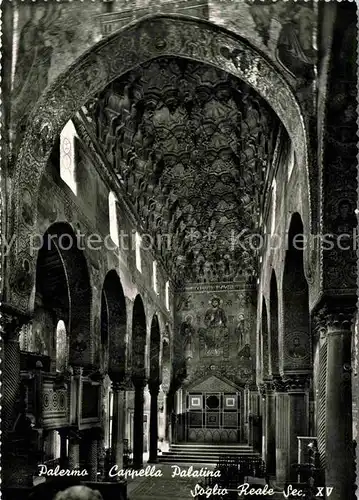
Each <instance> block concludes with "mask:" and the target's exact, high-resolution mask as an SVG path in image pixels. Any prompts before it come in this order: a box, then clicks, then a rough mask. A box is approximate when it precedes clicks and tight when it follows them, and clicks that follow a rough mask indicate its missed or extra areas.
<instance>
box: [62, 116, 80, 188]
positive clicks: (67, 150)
mask: <svg viewBox="0 0 359 500" xmlns="http://www.w3.org/2000/svg"><path fill="white" fill-rule="evenodd" d="M75 137H77V133H76V129H75V126H74V124H73V123H72V121H71V120H70V121H68V122H67V123H66V125H65V126H64V128H63V129H62V132H61V134H60V176H61V179H62V180H63V181H64V182H66V184H67V185H68V186H69V188H70V189H71V191H72V192H73V193H74V194H77V185H76V164H75Z"/></svg>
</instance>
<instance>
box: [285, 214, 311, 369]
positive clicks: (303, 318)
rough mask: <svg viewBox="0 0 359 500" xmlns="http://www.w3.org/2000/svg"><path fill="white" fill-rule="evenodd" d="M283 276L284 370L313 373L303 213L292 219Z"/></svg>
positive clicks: (295, 215)
mask: <svg viewBox="0 0 359 500" xmlns="http://www.w3.org/2000/svg"><path fill="white" fill-rule="evenodd" d="M287 248H288V250H287V251H286V256H285V263H284V273H283V287H282V293H283V330H284V336H283V370H284V372H296V373H298V370H304V371H305V370H308V371H309V370H310V369H311V358H312V356H311V339H310V331H309V328H310V326H309V293H308V283H307V280H306V278H305V274H304V259H303V248H304V238H303V223H302V219H301V216H300V215H299V213H297V212H296V213H294V214H293V215H292V218H291V221H290V226H289V231H288V246H287Z"/></svg>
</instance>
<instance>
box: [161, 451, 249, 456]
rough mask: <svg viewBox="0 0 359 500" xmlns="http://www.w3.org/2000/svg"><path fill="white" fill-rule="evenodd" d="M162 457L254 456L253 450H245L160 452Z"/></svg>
mask: <svg viewBox="0 0 359 500" xmlns="http://www.w3.org/2000/svg"><path fill="white" fill-rule="evenodd" d="M162 455H165V456H166V455H178V456H179V457H180V456H184V455H186V456H187V455H188V456H189V455H191V456H199V455H201V456H207V457H211V456H212V455H216V457H219V456H226V455H232V456H233V455H234V456H236V457H239V456H244V457H246V456H248V455H250V456H252V455H255V453H254V451H253V450H246V451H243V450H242V451H231V452H228V451H215V450H213V451H211V452H208V451H202V450H193V451H173V450H172V451H171V450H169V451H164V452H162Z"/></svg>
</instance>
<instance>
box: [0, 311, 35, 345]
mask: <svg viewBox="0 0 359 500" xmlns="http://www.w3.org/2000/svg"><path fill="white" fill-rule="evenodd" d="M0 312H1V324H0V328H1V331H2V337H3V339H4V341H5V342H6V341H18V339H19V335H20V331H21V328H22V327H23V325H25V324H26V323H28V322H29V321H30V319H31V318H30V315H28V314H24V313H22V312H20V311H18V310H17V309H16V308H15V307H14V306H12V305H11V304H6V303H2V304H1V309H0Z"/></svg>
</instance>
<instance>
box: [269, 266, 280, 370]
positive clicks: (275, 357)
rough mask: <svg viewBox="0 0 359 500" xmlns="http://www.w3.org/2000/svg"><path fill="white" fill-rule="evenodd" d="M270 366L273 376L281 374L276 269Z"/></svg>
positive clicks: (272, 302)
mask: <svg viewBox="0 0 359 500" xmlns="http://www.w3.org/2000/svg"><path fill="white" fill-rule="evenodd" d="M269 315H270V328H269V338H270V341H269V345H270V349H269V367H270V373H271V375H272V376H278V375H279V342H278V337H279V324H278V286H277V278H276V274H275V271H274V269H273V270H272V276H271V280H270V301H269Z"/></svg>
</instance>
